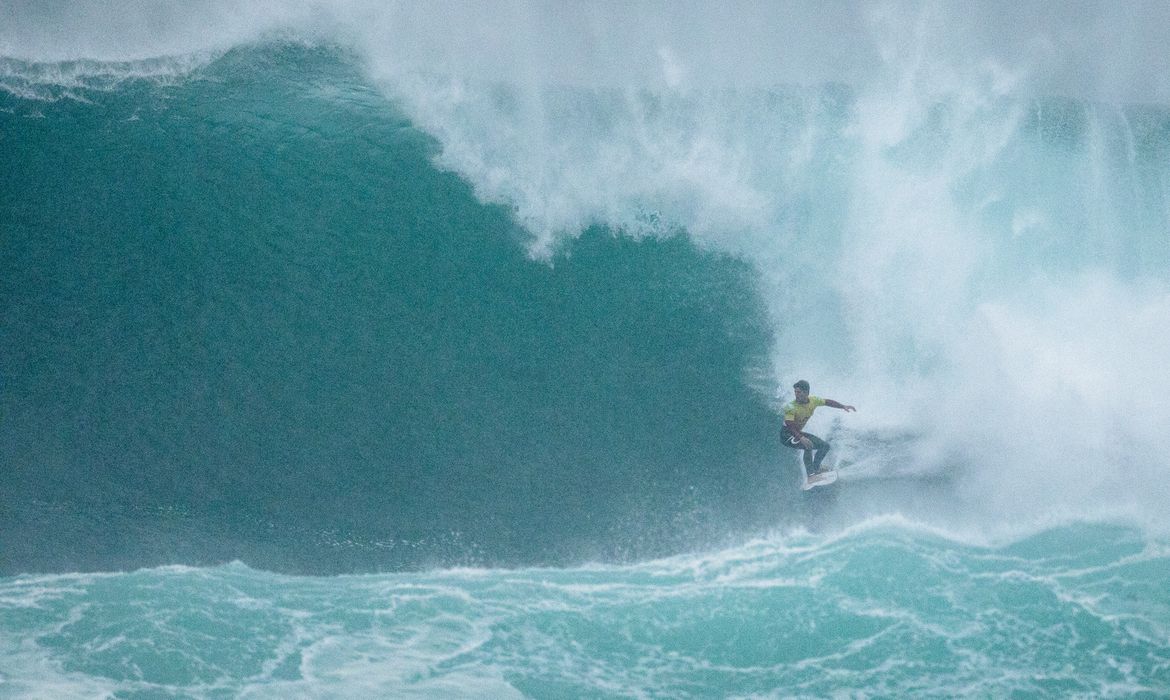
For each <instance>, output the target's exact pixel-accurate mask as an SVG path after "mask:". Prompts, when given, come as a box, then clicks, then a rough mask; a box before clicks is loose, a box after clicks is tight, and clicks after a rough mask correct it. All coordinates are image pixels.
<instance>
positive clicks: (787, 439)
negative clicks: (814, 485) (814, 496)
mask: <svg viewBox="0 0 1170 700" xmlns="http://www.w3.org/2000/svg"><path fill="white" fill-rule="evenodd" d="M802 434H803V435H804V436H805V437H806V438H808V440H809V442H811V443H812V446H813V448H812V449H811V450H804V445H801V444H800V441H799V440H797V439H796V436H795V435H793V434H792V433H791V432H789V431H788V429H787V428H785V429H784V431H783V432H782V434H781V442H783V443H784V446H785V447H791V448H793V449H795V450H804V470H805V471H806V472H808V473H809V474H812V473H813V472H816V471H820V469H821V462H822V461H824V459H825V455H826V454H828V453H829V443H827V442H825V441H824V440H822V439H820V438H819V437H817V436H816V435H813V434H812V433H802ZM814 453H815V454H814Z"/></svg>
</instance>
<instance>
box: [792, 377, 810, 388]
mask: <svg viewBox="0 0 1170 700" xmlns="http://www.w3.org/2000/svg"><path fill="white" fill-rule="evenodd" d="M792 388H793V389H800V390H801V391H808V382H807V381H805V380H803V379H801V380H800V381H799V382H797V383H795V384H793V385H792Z"/></svg>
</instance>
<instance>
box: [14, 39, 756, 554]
mask: <svg viewBox="0 0 1170 700" xmlns="http://www.w3.org/2000/svg"><path fill="white" fill-rule="evenodd" d="M115 69H116V67H114V68H111V69H110V70H115ZM27 72H30V73H31V71H27ZM36 77H37V74H35V73H33V75H32V78H26V85H25V86H24V88H26V89H25V90H24V92H25V93H26V94H27V93H29V92H32V91H35V90H38V89H40V90H45V91H46V92H45V93H44V94H43V95H42V97H43V98H44V99H40V100H38V99H30V98H28V97H27V96H26V97H16V96H13V95H12V94H9V95H7V96H6V97H5V98H4V107H3V108H4V112H3V113H0V116H2V118H3V119H4V123H5V127H4V128H5V132H6V134H8V135H9V136H8V137H7V138H5V139H4V140H3V141H2V142H0V149H3V151H2V155H0V159H2V160H3V162H4V163H6V164H7V166H6V169H5V184H4V190H5V194H6V198H5V202H6V204H5V209H6V211H5V213H4V220H5V222H6V223H5V228H6V230H5V254H4V256H3V257H4V260H3V263H0V265H2V266H3V269H2V274H0V277H2V278H3V282H0V285H3V286H2V292H0V293H2V295H3V299H4V305H3V308H4V323H3V331H2V332H3V345H4V347H5V348H6V350H5V354H4V362H5V367H4V374H5V376H6V378H8V386H7V387H6V391H5V393H4V398H3V401H4V404H5V405H4V409H5V410H4V413H5V416H6V418H5V421H4V425H3V428H0V431H2V432H0V441H2V442H0V449H2V450H3V452H4V454H5V458H6V463H7V464H9V465H11V467H12V468H11V469H8V470H6V473H5V476H4V479H5V485H4V489H3V491H4V494H5V495H4V498H5V500H6V501H7V503H6V506H7V507H6V508H5V512H6V513H8V514H10V515H9V516H8V517H9V519H8V525H9V528H10V529H8V528H6V529H8V531H9V532H10V533H14V534H15V535H16V537H15V538H14V539H15V541H16V542H27V543H28V545H27V548H25V547H21V546H20V545H17V546H15V547H13V548H11V549H9V551H8V552H7V555H8V557H9V558H10V559H9V562H8V564H7V566H6V567H5V568H6V569H8V570H10V571H11V570H12V569H14V568H15V569H20V570H30V569H31V570H46V569H48V570H54V569H64V570H70V569H76V568H81V569H95V568H96V569H108V568H120V567H126V566H141V565H148V564H152V563H153V564H161V563H171V562H176V561H177V562H189V563H200V562H216V561H226V560H231V559H236V558H239V559H243V560H245V561H248V562H249V563H251V564H253V565H258V566H264V567H267V568H274V569H281V570H292V571H313V572H331V571H338V570H341V571H345V570H351V569H357V570H367V571H368V570H376V569H386V568H389V569H394V568H400V567H404V566H422V565H434V564H438V563H446V564H453V563H494V564H499V563H507V562H563V561H567V560H574V559H575V560H581V559H585V558H597V557H605V558H613V557H618V558H624V557H628V556H645V555H647V554H648V553H661V552H664V551H670V550H671V549H674V550H677V549H679V548H680V547H682V546H684V543H685V542H687V541H690V539H689V538H696V537H701V536H704V533H705V536H716V535H718V534H719V533H725V532H729V531H732V530H734V528H735V527H741V526H743V525H745V524H748V523H751V522H755V523H757V524H760V523H763V522H765V521H766V520H767V519H770V518H771V517H772V516H773V515H774V504H772V503H771V502H770V501H769V500H768V498H767V496H766V495H765V494H762V493H761V492H760V490H759V484H761V483H764V482H765V481H766V476H765V475H766V473H767V472H769V471H770V470H773V469H774V465H773V462H774V452H775V451H774V449H773V447H774V446H775V441H774V440H772V439H770V438H768V437H767V436H768V434H769V433H771V432H774V431H773V430H772V427H773V426H772V423H773V419H772V418H771V416H770V415H769V413H768V411H767V409H766V406H765V405H764V402H762V401H760V400H759V399H758V398H757V397H756V396H755V395H754V394H753V393H752V392H751V391H750V390H749V389H747V388H746V387H745V384H744V382H743V376H744V374H745V372H747V371H748V370H749V369H750V368H751V367H753V366H754V365H758V364H760V363H762V362H766V355H767V349H768V343H769V341H770V332H769V330H768V327H767V323H766V321H765V320H764V319H763V315H762V312H761V309H760V304H759V302H758V300H757V298H756V296H755V287H754V281H753V278H752V274H751V271H750V268H749V267H748V266H747V265H745V264H744V263H742V262H738V261H736V260H733V259H731V258H729V257H728V256H725V255H719V254H715V253H709V252H701V251H699V250H697V249H696V248H695V247H694V246H693V245H691V244H690V243H688V242H687V241H686V240H685V239H684V238H682V237H676V238H671V239H662V240H659V239H653V240H651V239H647V240H641V241H634V240H631V239H628V238H618V237H615V236H614V235H613V232H612V231H610V230H606V229H603V228H593V229H591V230H589V231H587V232H585V234H584V235H583V236H582V237H581V239H580V240H579V241H577V242H576V243H575V244H574V245H572V246H571V247H570V248H569V249H567V250H566V251H565V252H564V254H563V255H561V256H559V257H557V258H556V259H555V260H553V261H552V262H551V264H547V263H538V262H534V261H532V260H530V259H529V258H528V257H527V255H526V254H525V246H524V241H525V240H526V239H527V237H528V234H526V233H525V232H524V231H523V230H522V229H520V228H518V227H517V226H516V224H515V223H514V222H513V220H512V218H511V217H510V216H509V213H508V212H507V211H506V210H505V209H503V208H500V207H497V206H488V205H484V204H481V203H479V202H477V201H476V200H475V198H474V197H473V195H472V191H471V189H470V188H469V187H468V186H467V185H466V184H464V183H463V182H461V181H460V180H459V179H458V178H457V177H455V176H454V175H452V174H449V173H445V172H441V171H439V170H437V169H436V168H435V167H434V166H433V165H432V164H431V158H432V155H433V154H434V152H435V149H436V146H435V144H434V142H433V141H431V140H430V139H428V138H427V137H425V136H424V135H423V134H421V133H420V132H419V131H417V130H416V129H414V128H412V127H411V126H410V125H409V124H408V123H407V122H406V121H405V120H404V119H403V118H402V117H401V116H399V115H398V113H397V112H396V111H395V110H394V109H393V107H392V106H391V105H390V104H389V103H388V102H386V100H385V99H383V98H382V97H381V96H380V95H379V94H378V93H376V92H374V91H373V90H371V89H370V88H369V87H368V86H367V85H366V83H364V82H362V81H361V80H360V78H359V75H358V74H357V73H356V72H355V70H354V68H353V67H352V62H350V61H348V60H346V58H345V57H344V56H343V55H341V54H339V53H338V52H336V51H334V50H326V49H313V48H306V47H301V46H297V45H290V44H279V45H275V46H267V47H260V48H252V49H242V50H239V51H235V52H231V53H229V54H227V55H225V56H223V57H221V58H218V59H216V60H214V61H213V62H211V63H210V64H208V65H205V66H203V67H201V68H199V69H197V70H196V71H195V72H194V73H191V74H189V75H187V77H185V78H183V79H181V80H177V81H176V80H174V79H172V78H167V79H165V80H164V79H160V78H158V77H157V76H156V77H153V78H149V79H148V78H142V77H127V78H124V79H120V80H114V79H113V78H111V77H109V76H106V77H104V78H102V81H103V82H102V84H101V85H98V86H97V87H94V86H92V85H75V86H70V87H68V88H63V87H61V86H60V85H59V82H60V81H58V84H56V85H53V86H52V87H45V86H44V85H43V84H36V83H35V81H34V78H36ZM90 80H91V81H92V80H93V78H90ZM52 90H56V91H58V92H56V93H52V94H50V92H49V91H52ZM17 165H19V167H16V166H17ZM761 437H762V438H763V439H761ZM729 512H738V513H740V514H741V515H740V516H731V517H729V516H728V513H729ZM733 526H734V527H733Z"/></svg>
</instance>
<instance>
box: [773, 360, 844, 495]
mask: <svg viewBox="0 0 1170 700" xmlns="http://www.w3.org/2000/svg"><path fill="white" fill-rule="evenodd" d="M792 390H793V393H795V394H796V398H795V399H793V400H792V401H789V402H788V403H787V404H785V405H784V429H783V432H782V434H781V437H782V438H783V442H784V446H785V447H791V448H793V449H796V450H800V449H803V450H804V469H805V471H806V472H807V473H808V475H809V476H812V475H813V474H819V473H820V472H821V471H822V470H821V462H822V461H823V460H824V459H825V455H826V454H827V453H828V452H829V443H827V442H825V441H824V440H822V439H820V438H819V437H817V436H816V435H813V434H812V433H806V432H804V426H805V424H806V423H808V419H809V418H812V414H813V411H815V410H817V407H818V406H828V407H829V408H839V409H841V410H843V411H845V412H846V413H852V412H853V411H856V410H857V409H856V408H854V407H852V406H846V405H845V404H843V403H840V402H838V401H834V400H833V399H822V398H821V397H819V396H809V393H808V391H809V385H808V382H807V381H805V380H803V379H801V380H800V381H798V382H797V383H795V384H793V385H792ZM826 471H827V470H826Z"/></svg>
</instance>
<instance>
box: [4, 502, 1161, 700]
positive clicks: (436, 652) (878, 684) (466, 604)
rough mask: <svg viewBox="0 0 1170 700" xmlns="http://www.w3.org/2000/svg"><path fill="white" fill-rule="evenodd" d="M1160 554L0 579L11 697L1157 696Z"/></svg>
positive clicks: (783, 540) (958, 549)
mask: <svg viewBox="0 0 1170 700" xmlns="http://www.w3.org/2000/svg"><path fill="white" fill-rule="evenodd" d="M1168 575H1170V550H1168V549H1167V548H1166V546H1165V544H1164V543H1162V544H1158V543H1156V542H1152V541H1150V540H1148V539H1146V538H1144V537H1143V536H1142V535H1141V534H1140V533H1138V532H1135V531H1133V530H1131V529H1128V528H1122V527H1108V526H1071V527H1063V528H1056V529H1053V530H1050V531H1048V532H1045V533H1042V534H1039V535H1036V536H1034V537H1030V538H1026V539H1023V540H1020V541H1018V542H1015V543H1013V544H1010V545H1006V546H995V547H989V546H974V545H970V544H963V543H962V542H958V541H955V540H951V539H947V538H946V537H944V536H942V535H940V534H938V533H931V532H928V531H924V530H921V529H918V528H915V527H912V526H910V525H909V524H908V523H905V522H873V523H870V524H868V525H865V526H861V527H858V528H855V529H852V530H850V531H847V532H845V533H843V534H841V535H838V536H835V537H816V536H812V535H808V534H795V535H792V536H787V537H777V538H771V539H764V540H757V541H753V542H749V543H747V544H745V545H742V546H739V547H735V548H731V549H727V550H724V551H720V552H718V553H712V554H698V555H687V556H681V557H674V558H670V559H663V560H658V561H652V562H647V563H643V564H636V565H630V566H622V567H615V566H588V567H580V568H566V569H516V570H490V569H456V570H447V571H436V572H432V573H427V574H378V575H364V576H341V577H328V578H312V577H289V576H280V575H276V574H270V573H265V572H262V571H257V570H254V569H250V568H248V567H246V566H243V565H241V564H231V565H227V566H221V567H211V568H201V569H194V568H189V567H181V566H180V567H163V568H157V569H142V570H139V571H135V572H132V573H117V574H65V575H52V576H46V575H26V576H18V577H14V578H9V579H6V580H5V581H4V582H3V584H2V585H0V610H2V611H3V614H2V616H0V621H2V622H0V629H2V630H3V633H4V635H3V639H4V640H5V641H3V642H2V643H0V645H2V650H3V651H2V653H3V655H4V659H5V669H4V671H3V675H2V676H0V681H2V685H0V688H3V689H4V692H5V697H14V698H16V697H44V693H45V692H51V694H52V695H53V696H54V697H61V698H66V697H126V698H146V697H151V698H163V697H166V698H171V697H174V698H180V697H209V698H218V697H222V698H229V697H249V698H250V697H282V698H283V697H359V696H360V697H713V696H718V697H825V696H831V695H838V694H845V695H869V696H877V697H905V696H934V697H937V696H948V697H953V696H960V695H961V696H976V697H1003V696H1014V697H1043V696H1051V697H1070V696H1079V697H1161V696H1163V695H1165V694H1166V693H1167V692H1168V691H1170V681H1168V680H1167V678H1168V675H1167V671H1168V669H1170V636H1168V632H1170V629H1168V627H1167V625H1168V623H1170V594H1168V593H1167V590H1166V587H1165V581H1166V578H1167V576H1168Z"/></svg>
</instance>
